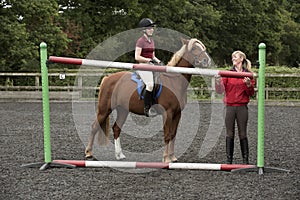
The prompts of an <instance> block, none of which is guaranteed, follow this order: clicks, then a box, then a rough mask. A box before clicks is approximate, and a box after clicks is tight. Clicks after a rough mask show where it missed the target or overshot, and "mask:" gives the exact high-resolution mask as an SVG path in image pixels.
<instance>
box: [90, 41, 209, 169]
mask: <svg viewBox="0 0 300 200" xmlns="http://www.w3.org/2000/svg"><path fill="white" fill-rule="evenodd" d="M181 40H182V47H181V48H180V49H179V50H178V51H177V52H176V53H174V55H173V56H172V58H171V60H170V61H169V62H168V64H167V66H168V67H185V68H194V67H198V66H199V67H207V66H208V65H209V64H210V61H211V59H210V57H209V55H208V53H207V52H206V47H205V46H204V44H203V43H202V42H201V41H199V40H198V39H194V38H193V39H189V40H187V39H181ZM154 67H155V66H154ZM131 76H132V72H130V71H121V72H116V73H113V74H110V75H109V76H106V77H104V78H103V79H102V81H101V84H100V86H99V92H98V106H97V114H96V119H95V121H94V122H93V124H92V128H91V133H90V136H89V140H88V144H87V146H86V149H85V157H86V159H90V158H93V154H92V146H93V143H94V138H95V135H96V133H98V142H99V143H102V144H105V143H106V144H107V143H108V141H109V115H110V114H111V112H112V111H113V110H116V113H117V116H116V120H115V122H114V124H113V126H112V130H113V136H114V146H115V157H116V159H117V160H122V159H125V158H126V157H125V155H124V154H123V152H122V148H121V142H120V137H119V136H120V133H121V128H122V126H123V124H124V123H125V121H126V118H127V116H128V114H129V112H131V113H134V114H137V115H144V102H143V100H142V99H141V98H140V97H139V95H138V92H137V86H136V83H135V82H133V81H132V80H131ZM159 76H160V79H161V81H162V91H161V94H160V96H159V97H158V99H157V101H156V102H157V104H156V105H155V106H156V109H157V112H158V113H159V114H160V115H162V116H163V121H164V125H163V131H164V152H163V159H162V160H163V162H167V163H170V162H176V161H177V158H176V156H175V153H174V148H175V138H176V132H177V127H178V124H179V121H180V118H181V112H182V110H183V109H184V107H185V105H186V103H187V88H188V85H189V83H190V80H191V77H192V75H191V74H175V73H160V74H159Z"/></svg>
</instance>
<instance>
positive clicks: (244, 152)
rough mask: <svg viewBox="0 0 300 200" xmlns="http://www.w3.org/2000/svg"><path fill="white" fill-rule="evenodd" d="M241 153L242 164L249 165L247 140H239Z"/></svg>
mask: <svg viewBox="0 0 300 200" xmlns="http://www.w3.org/2000/svg"><path fill="white" fill-rule="evenodd" d="M240 144H241V151H242V156H243V164H249V147H248V139H247V138H244V139H241V140H240Z"/></svg>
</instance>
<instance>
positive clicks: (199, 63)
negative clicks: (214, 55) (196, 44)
mask: <svg viewBox="0 0 300 200" xmlns="http://www.w3.org/2000/svg"><path fill="white" fill-rule="evenodd" d="M203 54H207V52H206V48H205V47H204V50H202V51H200V53H199V54H198V55H195V54H193V52H192V55H193V59H194V61H193V65H194V66H195V67H208V64H209V63H208V59H207V58H203V59H202V60H200V59H199V58H200V57H201V55H203Z"/></svg>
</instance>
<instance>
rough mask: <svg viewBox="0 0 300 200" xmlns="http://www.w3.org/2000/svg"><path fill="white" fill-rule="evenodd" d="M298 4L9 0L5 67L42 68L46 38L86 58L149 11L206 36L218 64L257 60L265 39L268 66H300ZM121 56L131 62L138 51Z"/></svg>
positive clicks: (0, 15)
mask: <svg viewBox="0 0 300 200" xmlns="http://www.w3.org/2000/svg"><path fill="white" fill-rule="evenodd" d="M299 10H300V3H299V1H297V0H280V1H273V0H260V1H258V0H230V1H224V0H209V1H208V0H193V1H191V0H153V1H151V2H150V1H146V0H122V1H120V0H35V1H28V0H3V1H0V25H1V29H0V36H1V41H0V50H1V57H0V70H1V71H20V70H22V71H38V70H39V44H40V42H42V41H44V42H46V43H47V44H48V53H49V55H57V56H70V57H80V58H84V57H86V56H87V55H88V54H89V53H90V52H91V51H92V50H93V49H94V48H95V47H96V46H97V45H98V44H99V43H101V42H103V41H106V40H107V39H108V38H111V37H112V36H114V35H116V34H118V33H121V32H124V31H127V30H129V29H133V28H137V26H138V22H139V21H140V19H141V18H143V17H150V18H152V19H153V20H154V21H156V22H158V27H162V28H169V29H172V30H176V31H178V32H181V33H183V34H186V35H188V36H189V37H195V38H198V39H200V40H201V41H203V42H204V44H205V45H206V47H207V50H208V52H209V53H210V54H211V56H212V58H213V59H214V61H215V63H216V64H217V65H219V66H223V65H224V64H230V63H231V60H230V59H231V57H230V55H231V53H232V52H233V51H234V50H237V49H239V50H242V51H243V52H245V53H246V54H247V56H248V58H249V59H250V60H251V61H256V60H257V57H258V55H257V51H258V49H257V46H258V44H259V43H260V42H264V43H266V45H267V63H268V64H270V65H286V66H290V67H299V62H300V17H299V16H300V15H299ZM176 40H177V39H176V38H174V41H176ZM122 42H124V41H122ZM125 42H126V41H125ZM112 45H114V46H113V48H116V49H118V47H119V45H121V43H118V42H116V43H114V44H112ZM157 55H158V56H159V57H160V58H162V59H163V60H164V61H165V62H167V60H168V59H169V58H170V57H171V54H170V52H164V51H162V50H158V52H157ZM119 60H121V61H124V62H132V60H133V52H128V53H126V54H124V55H122V56H121V57H120V58H119Z"/></svg>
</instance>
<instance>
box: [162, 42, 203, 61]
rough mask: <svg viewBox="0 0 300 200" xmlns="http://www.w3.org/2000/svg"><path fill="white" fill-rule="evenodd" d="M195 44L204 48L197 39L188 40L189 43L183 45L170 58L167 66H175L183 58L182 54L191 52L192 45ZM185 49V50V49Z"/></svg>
mask: <svg viewBox="0 0 300 200" xmlns="http://www.w3.org/2000/svg"><path fill="white" fill-rule="evenodd" d="M195 42H197V43H199V44H200V45H201V46H202V47H203V48H204V49H205V46H204V44H203V43H202V42H201V41H200V40H198V39H195V38H193V39H190V41H189V42H188V44H184V45H183V46H182V47H181V48H180V49H179V50H178V51H177V52H176V53H175V54H174V55H173V56H172V58H171V60H170V61H169V62H168V64H167V66H176V65H177V64H178V62H179V61H180V59H181V58H182V57H183V55H184V53H185V51H186V50H188V51H191V49H192V46H193V44H194V43H195ZM186 47H187V48H186Z"/></svg>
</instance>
